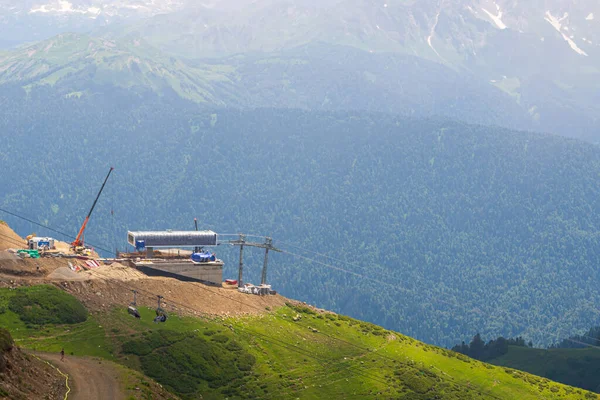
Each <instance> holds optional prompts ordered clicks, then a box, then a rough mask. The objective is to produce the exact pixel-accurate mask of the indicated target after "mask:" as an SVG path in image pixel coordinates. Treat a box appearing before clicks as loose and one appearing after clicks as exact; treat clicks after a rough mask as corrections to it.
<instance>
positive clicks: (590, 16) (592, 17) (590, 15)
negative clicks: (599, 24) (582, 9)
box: [585, 13, 594, 21]
mask: <svg viewBox="0 0 600 400" xmlns="http://www.w3.org/2000/svg"><path fill="white" fill-rule="evenodd" d="M593 19H594V13H590V14H589V15H588V16H587V17H585V20H586V21H591V20H593Z"/></svg>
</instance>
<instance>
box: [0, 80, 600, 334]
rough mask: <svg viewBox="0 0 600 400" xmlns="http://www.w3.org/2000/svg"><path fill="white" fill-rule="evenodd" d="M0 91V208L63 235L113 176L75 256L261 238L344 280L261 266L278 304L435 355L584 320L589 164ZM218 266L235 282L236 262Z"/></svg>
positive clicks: (453, 133)
mask: <svg viewBox="0 0 600 400" xmlns="http://www.w3.org/2000/svg"><path fill="white" fill-rule="evenodd" d="M111 90H112V91H111ZM0 93H1V95H0V96H1V100H0V103H1V107H0V109H1V111H0V131H1V132H3V133H4V138H3V143H2V147H0V160H1V165H2V168H3V174H1V175H0V187H2V188H3V194H2V197H1V198H0V206H1V207H3V208H7V209H9V210H12V211H15V212H18V213H20V214H24V215H27V216H29V217H31V218H33V219H35V220H37V221H41V222H44V223H48V224H49V225H50V226H53V227H55V228H56V227H59V228H61V229H62V230H67V231H69V232H73V233H75V232H76V230H77V228H78V227H79V225H80V224H81V221H82V219H83V217H84V215H85V213H86V212H87V210H88V207H89V206H90V204H91V202H92V200H93V197H94V195H95V193H96V191H97V190H98V186H99V184H100V181H101V178H102V177H103V176H104V174H105V173H106V169H107V168H108V166H109V165H113V166H114V167H115V168H116V170H115V174H114V177H113V178H114V179H113V178H111V182H110V183H109V184H108V185H107V189H106V192H105V194H104V195H103V198H102V199H101V201H100V202H99V204H98V207H97V209H96V211H95V214H94V216H93V218H92V221H91V222H90V225H89V227H88V233H87V237H86V239H87V240H88V241H89V242H90V243H93V244H97V245H100V246H101V247H104V248H107V249H109V250H111V249H113V248H114V247H115V246H116V245H121V246H123V243H124V241H125V233H126V230H127V229H166V228H173V229H178V228H181V229H188V228H192V226H193V225H192V221H193V218H194V217H198V219H199V221H200V224H201V226H202V227H203V228H210V229H214V230H216V231H217V232H220V233H234V232H246V233H257V234H264V235H271V236H272V237H274V238H275V240H276V245H278V246H280V247H282V248H284V249H286V250H287V251H289V252H293V253H299V254H301V255H303V256H305V257H308V258H309V259H315V260H317V261H318V262H323V263H326V264H332V265H334V266H336V267H341V268H344V269H347V270H351V271H353V272H356V273H358V274H360V276H356V275H349V274H347V273H344V272H341V271H338V270H335V269H332V268H331V267H327V266H324V265H321V264H318V263H317V262H314V261H310V260H307V259H303V258H298V257H292V256H290V255H289V254H288V255H285V254H284V255H273V257H272V267H271V268H270V272H269V274H270V275H269V278H270V279H269V280H270V281H271V283H272V284H273V285H274V287H275V288H276V289H278V290H280V291H281V292H282V293H283V294H284V295H286V296H289V297H292V298H297V299H299V300H305V301H309V302H311V303H313V304H316V305H318V306H321V307H326V308H329V309H332V310H335V311H339V312H342V313H346V314H348V315H351V316H353V317H356V318H361V319H364V320H367V321H372V322H375V323H379V324H381V325H383V326H385V327H386V328H391V329H395V330H398V331H401V332H404V333H406V334H408V335H412V336H415V337H417V338H419V339H422V340H425V341H427V342H430V343H436V344H441V345H453V344H455V343H457V342H460V340H461V339H463V338H464V337H465V336H468V335H469V334H471V333H472V332H473V331H479V332H481V333H482V335H484V336H486V337H489V336H498V335H504V336H506V337H509V336H517V335H523V336H525V337H527V338H528V339H531V340H533V341H534V343H549V342H551V341H553V340H554V338H555V337H556V335H557V333H558V334H560V336H563V337H565V336H568V335H569V334H571V333H573V332H575V331H576V330H577V329H582V328H585V327H586V326H589V325H590V324H591V323H594V322H595V321H597V320H598V314H597V311H596V310H597V308H598V306H600V296H599V295H598V293H597V290H596V288H597V287H598V283H599V280H600V275H599V272H598V269H597V265H598V264H599V262H600V260H599V255H598V254H599V253H598V251H597V249H598V241H599V231H598V230H599V227H600V216H599V215H598V214H597V213H596V212H595V210H598V209H600V204H599V203H600V196H599V194H600V193H598V192H599V191H600V150H599V149H597V148H596V147H594V146H591V145H588V144H585V143H581V142H578V141H574V140H566V139H562V138H559V137H553V136H545V135H539V134H531V133H525V132H514V131H507V130H503V129H499V128H490V127H483V126H473V125H465V124H462V123H457V122H449V121H444V120H431V119H402V118H397V117H393V116H389V115H384V114H360V113H351V112H308V111H285V110H273V109H256V110H246V111H239V110H228V109H214V110H201V109H199V108H198V107H197V106H196V105H194V104H191V103H186V102H182V101H181V100H180V99H179V98H178V97H177V96H173V97H172V98H171V97H168V96H164V97H162V98H158V97H156V96H154V95H152V94H151V93H148V94H147V95H145V96H144V97H143V101H142V98H141V97H139V96H138V95H135V94H132V93H131V92H127V91H122V92H121V91H115V89H114V88H111V87H106V88H105V91H104V92H102V91H99V92H98V94H96V95H95V96H82V97H81V98H64V97H61V98H56V97H54V96H53V95H52V93H51V92H48V91H46V92H45V91H44V89H36V90H34V91H32V92H31V93H30V94H29V95H25V94H24V93H22V91H21V89H19V88H12V89H11V88H8V87H4V88H3V90H2V91H1V92H0ZM101 93H104V94H101ZM115 99H116V100H115ZM111 209H112V211H114V213H111ZM113 214H114V215H113ZM2 218H3V219H6V220H8V221H9V222H10V224H11V225H12V226H14V227H15V228H16V230H17V232H18V233H20V234H21V235H25V234H28V233H30V232H29V231H32V230H35V231H38V230H39V228H37V227H35V226H32V225H30V224H29V223H22V222H20V221H17V220H15V219H14V218H11V217H10V216H8V215H4V214H3V215H2ZM38 233H40V234H41V233H44V232H39V231H38ZM59 238H60V237H59ZM61 239H62V238H61ZM278 240H279V242H278ZM286 243H287V244H292V245H294V246H298V247H291V246H289V245H287V244H286ZM217 252H219V256H221V257H223V258H225V260H226V262H227V265H226V271H225V275H229V276H237V273H236V272H237V271H236V267H235V265H236V263H235V257H236V254H235V252H234V251H233V250H229V248H226V247H222V248H220V249H217ZM312 252H318V253H321V254H326V255H329V256H332V257H335V258H336V259H337V260H344V261H345V262H340V261H334V260H331V259H328V258H326V257H323V256H317V255H315V254H314V253H312ZM256 255H257V258H256V259H254V260H252V259H249V260H248V266H247V270H246V271H247V275H246V276H247V278H248V279H249V280H250V281H255V282H256V280H257V278H258V273H259V270H260V267H261V266H262V260H261V259H260V254H258V253H257V254H256Z"/></svg>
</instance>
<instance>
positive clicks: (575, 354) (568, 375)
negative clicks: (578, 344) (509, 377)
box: [490, 346, 600, 392]
mask: <svg viewBox="0 0 600 400" xmlns="http://www.w3.org/2000/svg"><path fill="white" fill-rule="evenodd" d="M490 363H492V364H494V365H499V366H506V367H510V368H515V369H519V370H522V371H527V372H529V373H532V374H535V375H539V376H543V377H546V378H548V379H552V380H554V381H557V382H562V383H565V384H567V385H572V386H577V387H581V388H584V389H587V390H591V391H594V392H600V379H599V378H598V377H599V376H600V350H599V349H597V348H589V347H588V348H585V349H531V348H526V347H514V346H509V348H508V353H506V354H505V355H503V356H501V357H498V358H495V359H493V360H491V361H490Z"/></svg>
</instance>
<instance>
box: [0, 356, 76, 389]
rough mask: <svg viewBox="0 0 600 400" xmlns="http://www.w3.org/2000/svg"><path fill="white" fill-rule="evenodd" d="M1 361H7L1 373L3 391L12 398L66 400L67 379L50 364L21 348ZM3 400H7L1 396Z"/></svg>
mask: <svg viewBox="0 0 600 400" xmlns="http://www.w3.org/2000/svg"><path fill="white" fill-rule="evenodd" d="M0 358H3V359H4V361H3V364H5V365H4V368H2V369H0V371H1V372H0V389H1V391H4V393H7V394H8V396H7V397H8V398H11V399H13V398H14V399H32V400H35V399H48V400H54V399H56V400H58V399H60V400H62V399H64V396H65V393H66V392H67V387H66V381H65V378H64V376H62V375H61V374H60V373H59V372H58V371H57V370H55V369H54V368H52V367H51V366H49V365H48V364H46V363H44V362H43V361H40V360H38V359H36V358H35V357H32V356H30V355H28V354H26V353H24V352H22V351H21V350H20V349H19V348H17V347H14V348H13V349H12V350H10V351H8V352H6V353H4V354H3V355H2V356H0ZM1 391H0V392H1ZM0 398H4V397H3V395H2V394H1V393H0Z"/></svg>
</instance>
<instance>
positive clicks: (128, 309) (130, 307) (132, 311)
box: [127, 306, 141, 318]
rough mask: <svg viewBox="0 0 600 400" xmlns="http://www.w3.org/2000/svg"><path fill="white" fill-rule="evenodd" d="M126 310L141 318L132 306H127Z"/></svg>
mask: <svg viewBox="0 0 600 400" xmlns="http://www.w3.org/2000/svg"><path fill="white" fill-rule="evenodd" d="M127 312H128V313H129V314H130V315H132V316H133V317H136V318H141V315H140V312H139V311H138V310H137V308H135V307H134V306H129V307H127Z"/></svg>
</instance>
